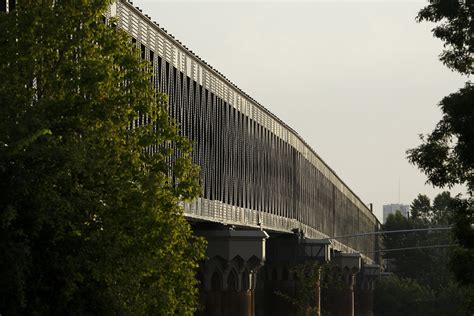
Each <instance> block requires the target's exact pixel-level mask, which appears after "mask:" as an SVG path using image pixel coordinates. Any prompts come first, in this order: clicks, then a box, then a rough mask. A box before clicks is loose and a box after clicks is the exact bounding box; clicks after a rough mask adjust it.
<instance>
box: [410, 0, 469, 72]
mask: <svg viewBox="0 0 474 316" xmlns="http://www.w3.org/2000/svg"><path fill="white" fill-rule="evenodd" d="M417 21H418V22H420V21H430V22H434V23H437V25H436V27H435V28H433V30H432V32H433V36H435V37H437V38H439V39H441V40H442V41H443V42H444V50H443V52H442V53H441V55H440V60H441V61H442V62H443V63H444V64H445V65H446V66H447V67H449V68H451V69H453V70H455V71H458V72H460V73H463V74H472V73H473V71H474V68H473V67H474V55H473V52H474V40H473V38H472V34H474V23H473V22H472V21H474V1H472V0H436V1H430V4H429V5H427V6H426V7H425V8H423V9H422V10H420V12H419V13H418V16H417Z"/></svg>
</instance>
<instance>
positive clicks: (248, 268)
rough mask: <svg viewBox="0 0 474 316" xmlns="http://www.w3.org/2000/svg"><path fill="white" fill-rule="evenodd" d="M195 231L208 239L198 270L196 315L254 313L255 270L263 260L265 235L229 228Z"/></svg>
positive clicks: (241, 315) (213, 315)
mask: <svg viewBox="0 0 474 316" xmlns="http://www.w3.org/2000/svg"><path fill="white" fill-rule="evenodd" d="M196 234H197V235H200V236H203V237H205V238H206V239H207V242H208V245H207V249H206V256H207V258H208V259H207V260H205V261H204V262H202V263H201V265H200V268H199V271H198V279H199V280H200V283H201V284H200V303H201V307H202V309H201V310H200V311H198V312H197V313H196V315H206V316H218V315H229V316H254V315H255V294H254V293H255V287H256V280H257V271H258V270H259V268H260V267H261V266H262V265H263V263H264V260H265V240H266V238H268V235H267V234H266V233H265V232H264V231H259V230H233V229H229V228H225V229H222V230H208V231H196Z"/></svg>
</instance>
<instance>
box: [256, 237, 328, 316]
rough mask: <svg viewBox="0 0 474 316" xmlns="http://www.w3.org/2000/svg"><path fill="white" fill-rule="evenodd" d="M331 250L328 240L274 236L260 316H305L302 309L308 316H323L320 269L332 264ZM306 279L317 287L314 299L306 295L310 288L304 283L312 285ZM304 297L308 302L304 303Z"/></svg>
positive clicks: (270, 247) (266, 269) (268, 249)
mask: <svg viewBox="0 0 474 316" xmlns="http://www.w3.org/2000/svg"><path fill="white" fill-rule="evenodd" d="M329 248H330V242H329V240H327V239H305V238H304V237H303V236H302V235H301V234H298V233H296V234H292V235H289V234H282V235H277V234H275V235H272V237H271V238H270V239H269V241H268V243H267V261H266V263H265V268H264V273H262V279H263V282H264V289H263V292H264V299H263V306H262V308H261V310H259V315H275V316H279V315H281V316H283V315H284V316H291V315H297V313H298V312H304V311H303V310H302V309H307V310H306V312H308V311H309V309H312V312H313V313H314V312H316V314H317V315H320V313H321V296H320V280H319V277H320V267H319V265H320V264H323V263H325V262H327V261H329V259H330V258H329V256H330V251H329ZM315 269H316V270H315ZM297 271H299V272H300V273H298V272H297ZM305 275H306V276H307V277H308V279H309V280H311V281H310V282H314V283H315V284H313V285H311V286H310V288H311V289H312V293H311V294H310V295H311V296H310V297H309V296H308V293H302V291H303V288H306V287H305V286H304V283H305V282H308V279H305V277H306V276H305ZM305 285H307V284H305ZM303 296H304V297H306V299H305V300H303V301H302V297H303ZM313 313H311V315H314V314H313Z"/></svg>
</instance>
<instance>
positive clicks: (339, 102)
mask: <svg viewBox="0 0 474 316" xmlns="http://www.w3.org/2000/svg"><path fill="white" fill-rule="evenodd" d="M426 3H427V1H422V0H418V1H417V0H412V1H408V0H405V1H403V0H398V1H383V0H379V1H375V0H373V1H365V2H361V1H355V0H351V1H347V0H346V1H337V0H332V1H329V0H327V1H304V2H295V1H291V2H290V1H268V0H267V1H259V2H252V1H240V2H236V1H234V2H232V1H212V2H199V1H173V2H165V1H152V0H139V1H138V0H136V1H134V5H136V6H138V7H140V8H141V9H142V10H143V12H144V13H146V14H148V15H149V16H150V17H151V18H152V19H153V20H155V21H156V22H157V23H159V24H160V26H162V27H164V28H165V29H167V31H168V32H169V33H171V34H173V35H174V36H175V38H177V39H178V40H180V41H181V42H182V43H184V44H185V45H186V46H187V47H189V48H190V49H191V50H192V51H194V52H195V53H196V54H197V55H199V56H200V57H201V58H202V59H204V60H205V61H206V62H207V63H209V64H210V65H212V66H213V67H214V68H215V69H217V70H219V71H220V72H221V73H223V74H224V75H225V76H226V77H227V78H229V79H230V80H231V81H232V82H233V83H235V84H236V85H237V86H238V87H239V88H241V89H242V90H243V91H245V92H246V93H247V94H249V95H250V96H252V97H253V98H254V99H255V100H257V101H258V102H259V103H260V104H262V105H263V106H265V107H266V108H267V109H269V110H270V111H271V112H273V113H274V114H276V115H277V116H278V117H279V118H281V119H282V120H283V121H284V122H286V123H287V124H288V125H289V126H291V127H292V128H293V129H294V130H296V131H297V132H298V133H299V134H300V135H301V136H302V137H303V139H305V141H306V142H307V143H308V144H309V145H310V146H311V147H312V148H313V149H314V150H315V151H316V152H317V153H318V154H319V155H320V156H321V157H322V158H323V159H324V161H325V162H326V163H327V164H328V165H329V166H330V167H331V168H332V169H333V170H335V172H336V173H337V174H338V175H339V177H341V179H342V180H343V181H344V182H345V183H346V184H347V185H348V186H349V187H350V188H351V189H352V190H353V191H354V192H355V193H356V194H357V195H358V196H359V197H360V198H361V199H362V201H364V203H366V204H368V203H374V212H375V214H376V215H377V217H378V218H379V219H380V220H382V205H383V204H390V203H398V202H399V201H400V202H401V203H405V204H411V202H412V201H413V199H414V198H415V197H416V196H417V195H418V194H419V193H423V194H427V195H428V196H430V197H431V198H433V197H434V196H435V195H436V194H437V193H439V192H441V191H442V190H439V189H433V188H432V187H431V186H428V185H425V181H426V177H425V176H424V175H423V174H421V173H420V172H419V171H418V169H416V168H415V167H414V166H412V165H410V164H409V163H408V161H407V159H406V154H405V151H406V150H407V149H408V148H412V147H415V146H416V145H417V144H419V140H418V134H420V133H428V132H430V131H431V130H432V129H433V128H434V126H435V123H436V122H437V121H438V120H439V119H440V117H441V112H440V110H439V108H438V107H437V104H438V103H439V101H440V100H441V99H442V98H443V96H446V95H448V94H449V93H452V92H455V91H456V90H457V89H459V88H461V87H462V86H463V85H464V82H465V81H466V78H465V77H464V78H463V77H461V76H460V75H458V74H456V73H453V72H451V71H450V70H448V69H447V68H446V67H445V66H443V65H442V63H441V62H440V61H439V60H438V58H437V56H438V54H439V53H440V52H441V50H442V42H441V41H439V40H437V39H435V38H433V36H432V34H431V32H430V29H431V28H432V27H433V25H432V24H429V23H422V24H419V23H416V22H415V16H416V14H417V12H418V11H419V10H420V9H421V8H422V7H423V6H424V5H425V4H426ZM399 183H400V190H399ZM460 191H462V190H459V189H457V190H454V191H453V193H458V192H460ZM399 192H400V193H399Z"/></svg>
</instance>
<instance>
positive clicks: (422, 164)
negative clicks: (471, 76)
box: [407, 83, 474, 192]
mask: <svg viewBox="0 0 474 316" xmlns="http://www.w3.org/2000/svg"><path fill="white" fill-rule="evenodd" d="M473 100H474V86H473V85H472V84H471V83H467V84H466V86H465V87H464V88H462V89H460V90H459V91H458V92H456V93H453V94H450V95H449V96H447V97H445V98H443V100H442V101H441V103H440V106H441V110H442V112H443V116H442V118H441V121H440V122H439V123H438V124H437V125H436V128H435V129H434V131H433V132H432V133H431V134H429V135H428V136H426V137H425V136H420V137H421V140H422V144H421V145H419V146H418V147H416V148H414V149H410V150H408V151H407V153H408V159H409V161H410V162H411V163H413V164H415V165H417V166H418V168H420V169H421V170H422V171H423V172H424V173H425V174H426V175H427V176H428V181H429V182H430V183H431V184H433V185H435V186H438V187H444V186H453V185H455V184H465V185H467V187H468V189H469V191H471V192H472V191H473V190H474V124H472V122H474V101H473Z"/></svg>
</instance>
